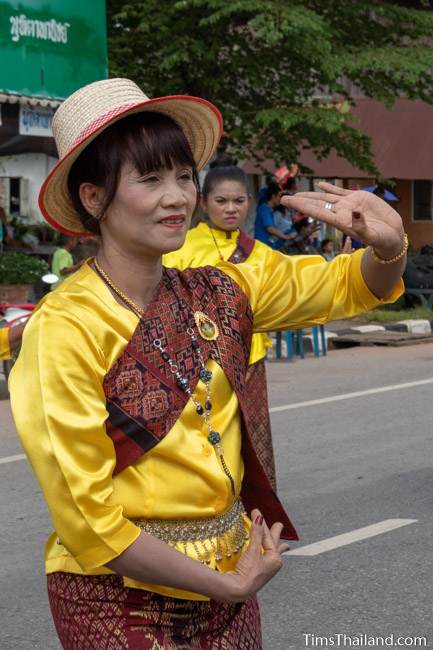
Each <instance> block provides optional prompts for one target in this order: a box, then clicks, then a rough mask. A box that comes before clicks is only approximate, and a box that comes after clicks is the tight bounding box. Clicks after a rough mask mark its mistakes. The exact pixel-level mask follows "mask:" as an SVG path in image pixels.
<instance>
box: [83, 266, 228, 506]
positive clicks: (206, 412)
mask: <svg viewBox="0 0 433 650" xmlns="http://www.w3.org/2000/svg"><path fill="white" fill-rule="evenodd" d="M93 264H94V266H95V269H96V270H97V272H98V273H99V275H100V276H101V278H102V279H103V280H104V281H105V282H106V284H107V285H108V286H109V287H110V288H111V289H112V290H113V291H114V293H115V294H116V295H117V296H119V298H121V299H122V301H123V302H124V303H125V304H126V305H127V306H128V307H129V308H130V309H131V310H132V311H133V312H134V313H135V315H136V316H138V318H139V319H140V320H142V319H143V317H144V309H142V308H141V307H139V306H138V305H137V304H136V303H135V302H134V301H133V300H131V298H129V297H128V296H127V295H126V294H125V293H124V292H123V291H121V289H119V288H118V287H117V286H116V285H115V284H114V282H113V281H112V280H111V278H110V277H109V276H108V275H107V273H105V271H104V270H103V269H102V268H101V267H100V265H99V264H98V261H97V260H96V258H94V260H93ZM172 289H173V287H172ZM173 293H174V295H175V297H176V299H177V301H178V302H179V298H178V296H177V294H176V291H174V289H173ZM179 306H180V304H179ZM199 313H200V312H199ZM197 328H198V325H197ZM198 329H199V328H198ZM186 331H187V334H188V335H189V336H190V338H191V347H192V349H193V350H194V353H195V356H196V357H197V360H198V362H199V365H200V372H199V379H200V380H201V381H202V382H203V383H204V385H205V390H206V400H205V403H204V406H203V405H202V404H200V401H199V400H198V398H197V396H196V395H195V393H194V391H193V389H192V388H191V387H190V385H189V382H188V379H187V378H186V377H185V376H184V375H182V373H181V372H180V370H179V366H178V365H177V364H176V362H175V361H174V360H173V359H172V358H171V357H170V355H169V353H168V352H167V350H166V349H165V348H164V347H163V345H162V342H161V340H160V339H155V340H154V341H153V346H154V348H155V349H156V350H159V353H160V354H161V358H162V360H163V361H164V362H165V363H166V364H167V365H168V368H169V370H170V372H171V374H172V375H173V376H174V377H175V379H176V383H177V385H178V386H179V388H180V389H181V390H183V391H184V392H185V393H186V394H187V395H188V397H189V398H190V399H191V401H192V402H193V404H194V406H195V410H196V413H197V414H198V415H199V416H200V417H202V418H203V420H204V422H205V424H206V427H207V429H208V436H207V439H208V441H209V442H210V444H211V445H213V446H214V447H215V449H216V452H217V454H218V457H219V459H220V463H221V467H222V469H223V472H224V474H225V475H226V476H227V478H228V479H229V481H230V487H231V491H232V494H233V495H235V493H236V489H235V482H234V479H233V476H232V475H231V473H230V470H229V468H228V466H227V463H226V461H225V458H224V450H223V448H222V446H221V435H220V434H219V433H218V431H215V429H214V428H213V427H212V424H211V420H210V413H211V410H212V395H211V381H212V376H213V375H212V371H211V370H208V369H207V368H206V366H205V362H204V359H203V354H202V351H201V348H200V344H199V342H198V339H197V336H196V334H195V332H194V330H193V328H192V327H188V328H187V330H186ZM199 331H200V329H199Z"/></svg>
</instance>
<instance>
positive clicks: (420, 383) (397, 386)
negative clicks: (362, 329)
mask: <svg viewBox="0 0 433 650" xmlns="http://www.w3.org/2000/svg"><path fill="white" fill-rule="evenodd" d="M426 384H433V377H431V378H430V379H420V380H419V381H410V382H407V383H405V384H393V385H390V386H382V387H380V388H369V389H368V390H358V391H356V392H354V393H342V394H341V395H332V396H331V397H323V398H321V399H312V400H309V401H307V402H295V403H294V404H283V405H282V406H273V407H272V408H270V409H269V413H278V412H279V411H292V410H294V409H300V408H304V407H305V406H315V405H316V404H328V403H329V402H340V401H342V400H345V399H353V398H355V397H364V396H365V395H375V394H377V393H387V392H389V391H392V390H401V389H403V388H415V387H416V386H425V385H426ZM24 458H25V456H24V454H19V455H17V456H6V457H5V458H0V465H2V464H3V463H13V462H15V461H17V460H24Z"/></svg>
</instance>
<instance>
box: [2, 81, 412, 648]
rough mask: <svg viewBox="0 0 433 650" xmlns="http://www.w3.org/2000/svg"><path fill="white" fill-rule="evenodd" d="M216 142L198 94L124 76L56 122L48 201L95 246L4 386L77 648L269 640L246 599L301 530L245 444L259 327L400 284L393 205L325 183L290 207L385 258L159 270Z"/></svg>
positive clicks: (56, 593) (42, 315) (43, 317)
mask: <svg viewBox="0 0 433 650" xmlns="http://www.w3.org/2000/svg"><path fill="white" fill-rule="evenodd" d="M221 130H222V122H221V118H220V115H219V113H218V111H217V109H216V108H215V107H214V106H212V105H211V104H209V103H208V102H206V101H204V100H201V99H197V98H193V97H188V96H185V97H183V96H177V97H163V98H158V99H153V100H149V99H148V98H147V97H146V96H145V95H144V94H143V93H142V92H141V91H140V89H139V88H138V87H137V86H136V85H135V84H134V83H133V82H130V81H129V80H125V79H110V80H105V81H100V82H96V83H94V84H90V85H89V86H86V87H84V88H83V89H81V90H79V91H77V92H76V93H74V94H73V95H72V96H71V97H70V98H69V99H67V100H66V101H65V102H64V103H63V104H62V105H61V106H60V107H59V109H58V111H57V113H56V116H55V118H54V121H53V132H54V134H55V138H56V142H57V145H58V148H59V158H60V160H59V162H58V164H57V165H56V167H55V168H54V169H53V170H52V172H51V173H50V175H49V176H48V178H47V179H46V181H45V183H44V185H43V187H42V189H41V194H40V206H41V209H42V211H43V213H44V215H45V217H46V218H47V220H48V221H49V222H50V223H51V224H52V225H54V226H55V227H56V228H58V229H59V230H61V231H63V232H67V233H69V234H72V235H77V236H82V235H83V234H85V233H96V234H99V235H100V248H99V250H98V253H97V255H96V257H95V258H94V259H91V260H89V261H88V263H85V264H83V265H82V267H81V268H80V269H79V270H78V271H77V272H76V273H75V274H74V275H73V276H72V277H71V278H69V279H67V280H65V281H64V282H63V283H62V284H61V285H60V286H59V288H58V289H56V290H55V291H53V292H51V293H50V294H49V295H48V296H46V297H45V298H44V300H43V301H42V302H41V303H40V305H39V307H38V309H37V310H36V311H35V312H34V314H33V316H32V318H31V319H30V321H29V323H28V325H27V326H26V329H25V331H24V341H23V346H22V349H21V353H20V356H19V358H18V361H17V363H16V364H15V366H14V369H13V371H12V378H11V382H10V388H11V398H12V409H13V412H14V417H15V420H16V425H17V429H18V432H19V435H20V437H21V440H22V443H23V445H24V448H25V450H26V453H27V455H28V457H29V459H30V462H31V463H32V466H33V469H34V471H35V473H36V476H37V478H38V480H39V482H40V485H41V488H42V491H43V493H44V496H45V499H46V501H47V504H48V508H49V510H50V514H51V517H52V521H53V527H54V532H53V533H52V534H51V535H50V537H49V539H48V542H47V545H46V552H45V557H46V572H47V574H48V577H47V583H48V595H49V600H50V605H51V610H52V613H53V617H54V621H55V624H56V628H57V631H58V634H59V637H60V639H61V643H62V645H63V647H64V648H66V649H67V650H84V649H94V648H98V650H108V649H110V650H117V648H128V649H130V650H134V649H140V650H142V649H146V648H152V649H155V648H157V647H159V648H164V649H173V648H191V647H197V648H203V649H206V648H209V649H212V650H219V649H222V648H226V647H233V648H242V647H243V648H248V649H249V650H259V649H260V648H261V635H260V620H259V614H258V607H257V600H256V593H257V591H258V590H259V589H260V588H261V587H262V586H263V585H264V584H266V583H267V582H268V581H269V580H270V579H271V578H272V576H273V575H275V573H276V572H277V571H278V570H279V569H280V568H281V564H282V563H281V558H280V554H281V553H282V552H283V551H284V550H285V549H286V548H287V546H286V545H285V544H280V541H279V538H280V535H281V536H282V537H283V538H285V539H290V538H292V539H293V538H295V537H296V533H295V531H294V529H293V526H292V525H291V522H290V520H289V519H288V517H287V515H286V513H285V511H284V509H283V507H282V505H281V503H280V502H279V500H278V498H277V497H276V496H275V495H274V493H273V490H272V486H271V484H270V482H269V479H268V477H267V476H266V474H265V472H264V471H263V469H262V466H261V463H260V461H259V459H258V455H257V451H256V448H255V444H254V439H253V436H252V422H253V419H252V414H251V407H250V405H249V403H248V402H247V401H246V400H245V377H246V373H247V370H248V361H249V351H250V344H251V335H252V331H253V329H254V331H259V332H266V331H269V330H271V329H278V328H280V329H286V328H288V327H293V326H300V325H303V324H308V323H312V322H324V321H326V320H327V319H332V318H341V317H344V316H351V315H353V314H355V313H357V312H359V311H362V310H364V309H369V308H371V307H374V306H375V305H377V304H378V303H379V302H381V299H382V298H385V299H386V300H388V301H389V300H395V299H396V298H397V297H398V296H399V295H400V294H401V291H402V288H401V284H399V277H400V274H401V271H402V267H403V265H404V254H405V250H406V243H405V241H404V240H403V232H402V227H401V219H400V218H399V216H398V214H397V213H396V212H395V211H394V210H393V209H392V208H390V207H389V206H387V205H386V204H385V203H383V201H381V200H380V199H379V198H378V197H376V196H374V195H371V194H368V193H366V192H352V193H350V192H349V193H347V192H345V191H343V190H339V189H338V188H333V187H332V186H329V185H324V186H323V187H324V189H325V190H326V192H325V193H324V194H323V195H320V194H319V195H318V196H317V197H316V196H313V195H310V194H307V195H304V196H303V197H302V196H301V197H300V198H299V197H291V198H290V201H293V206H294V207H295V208H296V209H298V210H303V208H304V207H305V208H307V209H306V211H308V212H309V213H310V214H313V216H315V217H316V218H319V219H320V218H321V219H323V220H325V221H330V222H332V223H333V224H334V225H336V226H337V227H338V226H339V227H341V228H343V229H344V230H345V231H346V232H347V233H348V234H352V233H355V232H356V234H357V236H359V237H362V238H363V240H364V241H365V243H366V244H370V245H372V246H374V247H375V250H376V252H374V251H373V248H368V249H367V250H366V251H365V252H364V251H361V252H359V253H355V254H354V255H352V256H349V257H348V256H339V257H338V258H337V259H336V260H334V261H333V262H330V263H327V262H325V261H324V260H323V259H322V258H319V257H312V256H311V257H306V258H299V259H296V258H293V257H287V256H282V255H280V254H278V253H275V252H274V251H272V250H271V249H269V253H268V255H267V257H266V258H265V259H264V260H262V261H261V262H260V263H258V264H255V265H251V264H248V265H242V264H238V265H233V264H230V263H222V264H221V270H219V269H216V268H213V267H205V268H201V269H189V270H186V271H183V272H179V271H177V270H175V269H164V268H163V266H162V261H161V260H162V255H163V254H164V253H168V252H170V251H174V250H177V249H178V248H180V247H181V246H182V244H183V242H184V239H185V235H186V232H187V230H188V227H189V224H190V220H191V215H192V213H193V210H194V207H195V204H196V200H197V172H196V170H197V168H200V167H202V166H204V165H205V164H206V162H207V161H208V160H209V159H210V158H211V156H212V155H213V152H214V150H215V148H216V146H217V144H218V140H219V137H220V135H221ZM358 215H359V216H358ZM47 340H48V341H50V345H49V346H47V345H46V341H47ZM244 506H245V509H246V511H247V512H248V513H251V515H252V522H251V520H250V519H249V518H248V517H247V515H246V513H245V511H244ZM268 525H269V528H268ZM262 549H263V552H262ZM215 569H216V570H215Z"/></svg>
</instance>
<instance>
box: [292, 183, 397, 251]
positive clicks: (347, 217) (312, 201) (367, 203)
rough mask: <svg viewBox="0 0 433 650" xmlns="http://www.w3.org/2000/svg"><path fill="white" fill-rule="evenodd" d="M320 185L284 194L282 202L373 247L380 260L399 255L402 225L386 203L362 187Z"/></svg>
mask: <svg viewBox="0 0 433 650" xmlns="http://www.w3.org/2000/svg"><path fill="white" fill-rule="evenodd" d="M319 188H320V189H321V190H322V191H321V192H298V194H295V195H293V196H283V197H282V198H281V203H282V204H283V205H285V206H289V207H291V208H294V209H295V210H299V212H302V213H304V214H305V215H308V216H311V217H313V218H314V219H318V220H319V221H323V222H324V223H329V224H330V225H332V226H334V227H335V228H338V230H341V231H342V232H344V233H345V234H346V235H348V236H349V237H351V238H352V239H357V240H358V241H361V242H362V243H363V244H365V245H366V246H372V247H373V248H374V250H375V251H376V253H377V254H378V255H379V256H380V257H382V258H383V259H390V258H392V257H394V256H395V255H398V253H399V252H400V251H401V249H402V247H403V244H404V241H403V236H404V230H403V224H402V220H401V217H400V215H399V214H398V212H396V211H395V210H394V209H393V208H391V206H390V205H388V203H386V202H385V201H383V200H382V199H380V198H379V197H378V196H376V195H375V194H372V193H371V192H366V191H365V190H355V191H354V190H345V189H343V188H341V187H337V186H335V185H332V184H331V183H319ZM325 206H327V207H325Z"/></svg>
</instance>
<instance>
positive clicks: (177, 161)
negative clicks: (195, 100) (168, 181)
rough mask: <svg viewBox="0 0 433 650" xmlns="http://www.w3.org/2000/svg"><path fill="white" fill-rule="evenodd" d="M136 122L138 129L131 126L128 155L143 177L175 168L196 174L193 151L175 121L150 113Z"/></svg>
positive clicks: (141, 115)
mask: <svg viewBox="0 0 433 650" xmlns="http://www.w3.org/2000/svg"><path fill="white" fill-rule="evenodd" d="M137 118H138V119H137V123H136V125H132V124H131V125H130V126H131V127H132V128H130V129H129V133H128V145H127V147H126V151H125V153H126V157H127V159H128V160H129V162H130V163H131V164H132V165H134V167H135V168H136V169H137V171H138V172H139V173H140V174H143V175H144V174H147V173H149V172H151V171H157V170H158V169H164V168H165V169H173V168H174V167H176V166H180V167H182V166H185V167H189V168H191V169H192V170H193V171H194V172H196V165H195V161H194V158H193V155H192V151H191V147H190V146H189V143H188V140H187V139H186V136H185V134H184V132H183V131H182V129H181V128H180V126H178V125H177V124H176V122H174V120H172V119H171V118H170V117H168V116H166V115H163V114H162V113H147V112H146V113H141V114H140V115H139V116H137ZM134 127H135V128H134Z"/></svg>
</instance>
